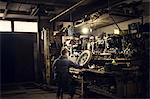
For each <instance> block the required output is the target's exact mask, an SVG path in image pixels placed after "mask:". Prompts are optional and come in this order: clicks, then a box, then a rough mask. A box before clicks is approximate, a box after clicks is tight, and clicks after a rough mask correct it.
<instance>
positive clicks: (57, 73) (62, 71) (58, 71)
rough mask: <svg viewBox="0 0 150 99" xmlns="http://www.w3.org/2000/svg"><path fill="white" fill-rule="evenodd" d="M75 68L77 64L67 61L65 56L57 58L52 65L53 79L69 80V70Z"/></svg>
mask: <svg viewBox="0 0 150 99" xmlns="http://www.w3.org/2000/svg"><path fill="white" fill-rule="evenodd" d="M77 66H78V65H77V64H75V63H73V62H72V61H70V60H68V59H67V56H65V55H64V56H59V57H58V58H57V59H56V60H55V61H54V63H53V70H54V78H55V79H56V80H69V79H70V78H71V75H70V73H69V68H70V67H77Z"/></svg>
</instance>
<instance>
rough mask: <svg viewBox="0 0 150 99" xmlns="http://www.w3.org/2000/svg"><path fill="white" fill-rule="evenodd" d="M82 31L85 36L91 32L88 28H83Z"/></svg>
mask: <svg viewBox="0 0 150 99" xmlns="http://www.w3.org/2000/svg"><path fill="white" fill-rule="evenodd" d="M81 31H82V33H83V34H88V33H89V32H90V30H89V28H87V27H84V28H82V30H81Z"/></svg>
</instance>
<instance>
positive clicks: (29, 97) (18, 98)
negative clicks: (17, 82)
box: [1, 86, 80, 99]
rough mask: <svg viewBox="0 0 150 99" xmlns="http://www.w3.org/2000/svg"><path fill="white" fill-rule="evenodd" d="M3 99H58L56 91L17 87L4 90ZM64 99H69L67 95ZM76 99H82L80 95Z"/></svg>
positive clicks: (2, 92)
mask: <svg viewBox="0 0 150 99" xmlns="http://www.w3.org/2000/svg"><path fill="white" fill-rule="evenodd" d="M1 99H56V90H43V89H41V88H37V87H24V86H15V88H10V89H8V88H7V89H5V90H2V91H1ZM64 99H68V95H67V94H64ZM74 99H80V98H79V95H75V97H74Z"/></svg>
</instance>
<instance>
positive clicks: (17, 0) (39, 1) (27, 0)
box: [11, 0, 67, 7]
mask: <svg viewBox="0 0 150 99" xmlns="http://www.w3.org/2000/svg"><path fill="white" fill-rule="evenodd" d="M11 1H12V2H14V3H23V4H33V5H48V6H58V7H66V6H67V5H65V4H59V3H52V2H46V1H42V0H37V1H36V0H11Z"/></svg>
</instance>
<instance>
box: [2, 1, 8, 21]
mask: <svg viewBox="0 0 150 99" xmlns="http://www.w3.org/2000/svg"><path fill="white" fill-rule="evenodd" d="M7 8H8V3H6V6H5V10H4V14H3V17H2V19H5V18H6V16H7V12H8V9H7Z"/></svg>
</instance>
